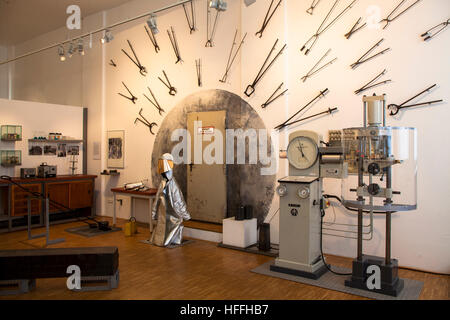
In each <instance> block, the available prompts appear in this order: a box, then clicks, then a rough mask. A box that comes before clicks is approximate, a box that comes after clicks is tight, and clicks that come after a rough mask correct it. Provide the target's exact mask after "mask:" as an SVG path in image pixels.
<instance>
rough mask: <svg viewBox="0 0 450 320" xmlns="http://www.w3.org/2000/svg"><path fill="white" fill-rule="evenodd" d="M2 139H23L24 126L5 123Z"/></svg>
mask: <svg viewBox="0 0 450 320" xmlns="http://www.w3.org/2000/svg"><path fill="white" fill-rule="evenodd" d="M1 140H2V141H22V126H19V125H3V126H2V127H1Z"/></svg>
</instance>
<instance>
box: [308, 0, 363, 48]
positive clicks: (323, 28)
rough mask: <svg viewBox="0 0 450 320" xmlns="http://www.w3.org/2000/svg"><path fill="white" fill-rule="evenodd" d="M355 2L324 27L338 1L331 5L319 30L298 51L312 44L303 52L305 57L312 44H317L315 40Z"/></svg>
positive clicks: (352, 3) (351, 4)
mask: <svg viewBox="0 0 450 320" xmlns="http://www.w3.org/2000/svg"><path fill="white" fill-rule="evenodd" d="M356 1H357V0H353V1H352V2H351V3H350V4H349V5H348V6H347V7H345V8H344V9H343V10H342V11H341V13H339V14H338V15H337V16H336V17H335V18H334V19H333V20H331V21H330V23H328V24H327V25H326V26H324V25H325V22H326V21H327V20H328V18H329V17H330V15H331V13H332V12H333V10H334V8H335V7H336V5H337V4H338V2H339V0H336V1H335V2H334V4H333V6H332V7H331V9H330V11H328V14H327V15H326V16H325V18H324V19H323V21H322V23H321V24H320V26H319V28H317V31H316V33H314V34H313V35H312V36H311V37H310V38H309V39H308V40H307V41H306V42H305V44H304V45H303V47H302V48H301V49H300V51H303V50H305V49H306V47H307V46H308V44H309V43H310V42H311V41H312V43H311V44H310V46H309V48H307V49H306V51H305V55H307V54H308V53H309V52H310V51H311V49H312V47H313V46H314V44H315V43H316V42H317V40H318V39H319V37H320V36H321V35H322V34H323V33H324V32H325V31H327V30H328V29H329V28H330V27H331V26H332V25H333V24H334V23H335V22H336V21H337V20H338V19H339V18H340V17H342V16H343V15H344V14H345V13H346V12H347V11H348V10H349V9H350V8H351V7H352V6H353V5H354V4H355V2H356Z"/></svg>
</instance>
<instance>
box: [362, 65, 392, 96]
mask: <svg viewBox="0 0 450 320" xmlns="http://www.w3.org/2000/svg"><path fill="white" fill-rule="evenodd" d="M385 73H386V69H384V70H383V71H381V72H380V73H379V74H378V75H377V76H376V77H375V78H373V79H372V80H370V81H369V82H367V83H366V84H365V85H363V86H362V87H361V88H359V89H358V90H355V94H360V93H361V92H363V91H366V90H369V89H371V88H373V87H376V86H379V85H382V84H385V83H388V82H391V81H392V80H391V79H389V80H384V81H380V82H377V83H373V82H375V81H377V80H378V79H379V78H381V77H382V76H383V75H384V74H385Z"/></svg>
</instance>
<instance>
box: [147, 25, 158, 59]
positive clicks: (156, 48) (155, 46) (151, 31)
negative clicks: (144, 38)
mask: <svg viewBox="0 0 450 320" xmlns="http://www.w3.org/2000/svg"><path fill="white" fill-rule="evenodd" d="M144 28H145V32H147V35H148V37H149V39H150V41H151V43H152V45H153V47H154V48H155V52H156V53H158V51H159V50H160V48H159V45H158V41H156V36H155V33H154V31H153V29H150V31H148V29H147V27H146V26H144Z"/></svg>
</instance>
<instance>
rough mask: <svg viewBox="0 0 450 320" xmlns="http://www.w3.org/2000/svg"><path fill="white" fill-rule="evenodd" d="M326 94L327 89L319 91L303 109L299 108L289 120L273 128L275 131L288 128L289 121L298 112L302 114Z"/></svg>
mask: <svg viewBox="0 0 450 320" xmlns="http://www.w3.org/2000/svg"><path fill="white" fill-rule="evenodd" d="M327 93H328V88H326V89H325V90H322V91H320V93H319V94H318V95H317V96H316V97H314V99H312V100H311V101H310V102H308V103H307V104H306V105H304V106H303V107H301V108H300V110H298V111H297V112H296V113H294V114H293V115H292V116H291V117H289V119H287V120H286V121H284V122H283V123H281V124H279V125H278V126H276V127H275V129H276V130H281V129H283V128H284V127H286V126H288V125H289V124H288V123H289V121H291V120H292V119H293V118H294V117H295V116H297V115H298V114H299V113H300V112H302V111H303V110H305V109H306V108H307V107H309V106H310V105H311V104H313V103H314V102H315V101H317V100H318V99H320V98H322V97H325V94H327Z"/></svg>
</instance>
